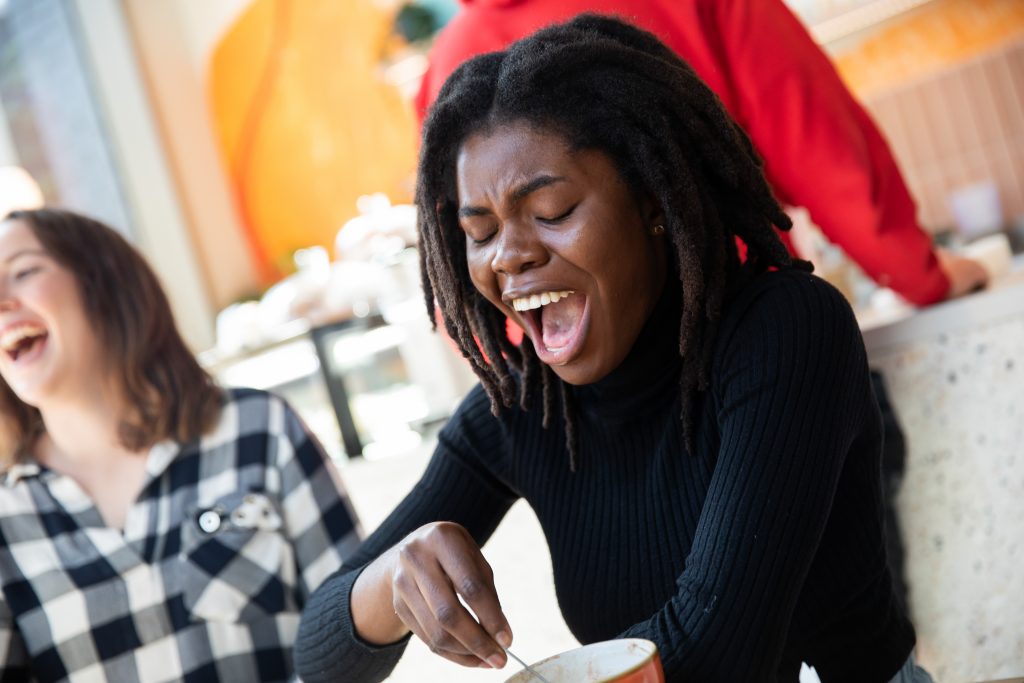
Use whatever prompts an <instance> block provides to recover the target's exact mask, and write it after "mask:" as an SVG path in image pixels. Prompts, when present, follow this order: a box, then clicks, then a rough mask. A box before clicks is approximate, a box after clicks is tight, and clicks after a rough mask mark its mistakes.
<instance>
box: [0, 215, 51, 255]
mask: <svg viewBox="0 0 1024 683" xmlns="http://www.w3.org/2000/svg"><path fill="white" fill-rule="evenodd" d="M31 251H44V250H43V246H42V244H41V243H40V242H39V238H38V237H36V234H35V232H34V231H33V230H32V228H31V226H29V225H28V223H26V222H25V221H23V220H21V219H17V218H11V219H8V220H5V221H0V263H6V262H7V261H9V260H10V259H11V258H13V257H15V256H18V255H19V254H21V253H24V252H31Z"/></svg>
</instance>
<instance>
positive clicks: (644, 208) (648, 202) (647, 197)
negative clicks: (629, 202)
mask: <svg viewBox="0 0 1024 683" xmlns="http://www.w3.org/2000/svg"><path fill="white" fill-rule="evenodd" d="M640 215H641V216H643V217H644V225H646V226H647V227H648V228H649V227H651V226H653V225H664V224H665V212H664V211H662V210H661V205H660V204H659V203H658V200H657V199H655V198H654V195H652V194H651V193H649V192H645V193H644V194H643V196H642V197H640Z"/></svg>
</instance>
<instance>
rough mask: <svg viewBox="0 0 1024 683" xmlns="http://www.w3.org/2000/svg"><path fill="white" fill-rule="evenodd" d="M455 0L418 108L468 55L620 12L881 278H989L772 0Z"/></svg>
mask: <svg viewBox="0 0 1024 683" xmlns="http://www.w3.org/2000/svg"><path fill="white" fill-rule="evenodd" d="M461 2H462V5H463V6H462V10H461V12H460V13H459V14H457V15H456V16H455V17H454V18H453V19H452V20H451V22H450V23H449V24H448V25H447V26H446V27H445V28H444V30H443V31H442V32H441V33H440V35H439V36H438V38H437V41H436V42H435V44H434V46H433V48H432V50H431V54H430V66H429V68H428V70H427V72H426V75H425V76H424V78H423V82H422V85H421V88H420V91H419V94H418V95H417V98H416V107H417V111H418V114H419V116H420V118H421V120H422V118H423V117H424V116H425V115H426V111H427V109H428V108H429V107H430V105H431V104H432V103H433V101H434V99H435V98H436V97H437V93H438V91H439V90H440V88H441V85H442V84H443V83H444V81H445V79H447V77H448V76H449V74H451V73H452V71H454V70H455V68H456V67H457V66H458V65H459V64H461V63H462V62H464V61H465V60H466V59H468V58H469V57H472V56H474V55H478V54H481V53H484V52H492V51H496V50H500V49H503V48H505V47H506V46H507V45H509V44H510V43H512V42H513V41H515V40H517V39H519V38H522V37H523V36H526V35H529V34H530V33H532V32H534V31H536V30H537V29H538V28H541V27H543V26H546V25H549V24H553V23H556V22H560V21H565V20H567V19H569V18H571V17H573V16H575V15H577V14H580V13H582V12H598V13H602V14H613V15H618V16H620V17H622V18H624V19H627V20H628V21H631V22H632V23H634V24H636V25H637V26H640V27H641V28H645V29H647V30H649V31H651V32H653V33H655V34H656V35H657V36H659V37H660V38H661V39H662V40H663V41H665V43H666V44H667V45H669V47H671V48H672V49H673V50H675V52H676V53H677V54H679V55H680V56H681V57H683V59H684V60H686V61H687V62H688V63H689V64H690V66H691V67H693V69H694V71H696V72H697V74H698V75H699V76H700V77H701V78H702V79H703V80H704V81H705V82H706V83H707V84H708V85H709V86H710V87H711V89H712V90H713V91H714V92H715V93H716V94H717V95H718V97H719V98H720V99H721V100H722V103H723V104H724V105H725V108H726V110H727V111H728V112H729V113H730V114H732V116H733V118H735V119H736V121H737V122H738V123H739V124H740V125H741V126H742V127H743V128H744V129H746V131H747V133H748V134H749V135H750V137H751V139H752V140H753V142H754V145H755V147H756V148H757V150H758V152H759V153H760V154H761V156H762V157H763V159H764V164H765V168H764V170H765V175H766V176H767V178H768V181H769V183H770V184H771V186H772V188H773V189H774V191H775V193H776V196H777V197H778V199H779V201H780V202H781V203H782V204H784V205H787V204H788V205H791V206H803V207H805V208H806V209H807V210H808V211H809V212H810V215H811V218H812V219H813V220H814V222H815V223H816V224H817V225H818V226H819V227H820V228H821V230H822V231H823V232H824V234H825V235H826V236H827V237H828V238H829V239H830V240H831V241H832V242H834V243H835V244H838V245H839V246H840V247H842V248H843V249H844V250H845V251H846V253H847V254H849V255H850V257H851V258H852V259H853V260H854V261H856V262H857V263H858V264H859V265H860V266H861V267H862V268H863V269H864V271H865V272H866V273H867V274H868V275H869V276H870V277H871V278H873V279H874V280H875V281H877V282H878V283H879V284H882V285H885V286H888V287H891V288H892V289H893V290H895V291H896V292H898V293H899V294H901V295H902V296H903V297H904V298H906V299H907V300H908V301H910V302H911V303H914V304H916V305H919V306H924V305H928V304H932V303H936V302H938V301H942V300H943V299H946V298H952V297H956V296H959V295H961V294H965V293H967V292H970V291H972V290H974V289H976V288H978V287H981V286H983V285H984V284H985V283H986V281H987V276H986V273H985V270H984V269H983V268H982V267H981V266H980V265H979V264H978V263H976V262H974V261H972V260H970V259H966V258H962V257H958V256H955V255H953V254H951V253H949V252H945V251H942V250H933V248H932V245H931V239H930V237H929V235H928V234H927V233H926V232H925V231H924V230H922V229H921V227H920V226H919V225H918V223H917V220H916V217H915V207H914V202H913V200H912V199H911V197H910V194H909V192H908V191H907V187H906V185H905V184H904V182H903V179H902V177H901V176H900V172H899V169H898V168H897V166H896V163H895V161H894V159H893V157H892V154H891V152H890V151H889V147H888V145H887V144H886V142H885V140H884V139H883V138H882V136H881V134H880V133H879V131H878V129H877V128H876V127H875V125H874V123H873V122H872V121H871V119H870V118H869V116H868V115H867V113H866V112H865V111H864V109H863V108H862V107H861V106H860V105H859V104H858V103H857V101H856V100H855V99H854V98H853V96H852V95H851V93H850V92H849V90H847V89H846V87H845V86H844V85H843V83H842V81H841V80H840V78H839V75H838V74H837V73H836V71H835V69H834V68H833V66H832V64H831V63H830V62H829V60H828V57H827V56H826V55H825V54H824V53H823V52H822V51H821V49H820V48H819V47H818V46H817V45H816V44H815V43H814V41H813V40H812V38H811V36H810V35H809V34H808V33H807V30H806V29H805V28H804V27H803V25H801V23H800V21H799V20H798V19H797V18H796V17H795V16H793V14H792V13H791V12H790V11H789V10H788V9H787V8H786V7H785V5H783V3H782V2H781V1H780V0H628V1H627V0H461ZM783 240H784V241H785V242H786V243H787V246H791V245H790V244H789V242H788V240H787V239H786V237H785V236H783Z"/></svg>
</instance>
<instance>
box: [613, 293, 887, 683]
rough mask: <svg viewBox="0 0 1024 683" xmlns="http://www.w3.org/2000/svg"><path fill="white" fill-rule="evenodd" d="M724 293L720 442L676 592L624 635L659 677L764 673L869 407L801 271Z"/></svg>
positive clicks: (855, 335) (779, 647) (835, 299)
mask: <svg viewBox="0 0 1024 683" xmlns="http://www.w3.org/2000/svg"><path fill="white" fill-rule="evenodd" d="M762 282H763V283H767V284H764V285H762V286H757V287H753V288H750V291H749V292H746V293H745V294H744V296H743V298H742V299H741V300H740V301H737V302H736V303H735V305H734V306H733V310H732V312H731V313H730V316H729V318H728V319H727V320H726V321H725V322H724V324H723V328H722V330H721V332H720V335H721V336H720V341H719V343H718V344H717V351H716V355H715V358H714V362H713V366H712V387H711V396H710V400H713V401H714V410H715V414H716V415H717V426H718V432H719V434H720V435H721V445H720V449H719V452H718V454H717V461H716V464H715V467H714V473H713V475H712V478H711V483H710V487H709V489H708V492H707V496H706V498H705V502H704V505H703V508H702V511H701V515H700V520H699V522H698V525H697V530H696V534H695V536H694V539H693V544H692V546H691V551H690V554H689V556H688V557H687V559H686V564H685V569H684V570H683V572H682V574H681V575H680V576H679V578H678V580H677V582H676V584H677V587H678V591H677V592H676V594H675V595H673V596H672V597H671V599H670V600H669V601H668V602H667V603H666V604H665V605H664V606H663V607H662V608H661V609H660V610H659V611H657V612H656V613H655V614H653V615H652V616H651V617H650V618H649V619H647V620H645V621H643V622H641V623H638V624H636V625H634V626H633V627H631V628H629V629H628V630H626V632H625V633H623V634H622V635H623V636H624V637H643V638H649V639H651V640H653V641H655V642H656V643H658V645H659V647H660V650H661V657H662V660H663V663H664V666H665V670H666V675H667V678H668V680H670V681H676V680H680V681H682V680H686V681H691V680H692V681H702V682H703V683H713V682H716V681H722V682H726V681H747V682H750V683H753V682H756V681H774V680H776V675H777V672H778V669H779V665H780V661H781V658H782V652H783V646H784V644H785V642H786V639H787V634H788V633H789V625H790V619H791V616H792V613H793V610H794V607H795V605H796V602H797V599H798V597H799V595H800V592H801V589H802V587H803V583H804V579H805V577H806V575H807V572H808V569H809V567H810V564H811V562H812V560H813V559H814V556H815V553H816V551H817V548H818V544H819V540H820V538H821V535H822V532H823V530H824V528H825V525H826V522H827V520H828V518H829V514H830V512H831V508H832V502H833V497H834V494H835V490H836V486H837V482H838V480H839V477H840V473H841V471H842V469H843V466H844V459H845V458H846V455H847V453H848V452H850V446H851V443H852V442H853V441H854V440H855V439H856V438H857V437H858V430H859V429H860V425H862V424H863V422H864V416H865V411H866V410H870V409H871V405H872V404H871V399H870V393H869V386H868V384H867V382H868V373H867V367H866V357H865V352H864V348H863V343H862V341H861V336H860V332H859V330H858V327H857V324H856V321H855V319H854V316H853V314H852V311H851V310H850V308H849V306H848V304H847V303H846V301H845V300H844V299H843V298H842V296H841V295H840V294H839V293H838V292H837V291H836V290H835V289H834V288H832V287H831V286H830V285H828V284H826V283H825V282H823V281H821V280H819V279H817V278H814V277H812V276H810V275H804V274H798V273H787V274H786V275H785V276H781V275H780V276H776V277H771V278H763V279H762Z"/></svg>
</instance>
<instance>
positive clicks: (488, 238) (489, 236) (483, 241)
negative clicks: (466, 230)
mask: <svg viewBox="0 0 1024 683" xmlns="http://www.w3.org/2000/svg"><path fill="white" fill-rule="evenodd" d="M495 234H496V233H493V232H492V233H491V234H490V235H487V236H486V237H484V238H482V239H478V240H476V239H474V240H473V244H487V243H488V242H490V241H491V240H492V239H493V238H494V235H495ZM470 239H472V238H470Z"/></svg>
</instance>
